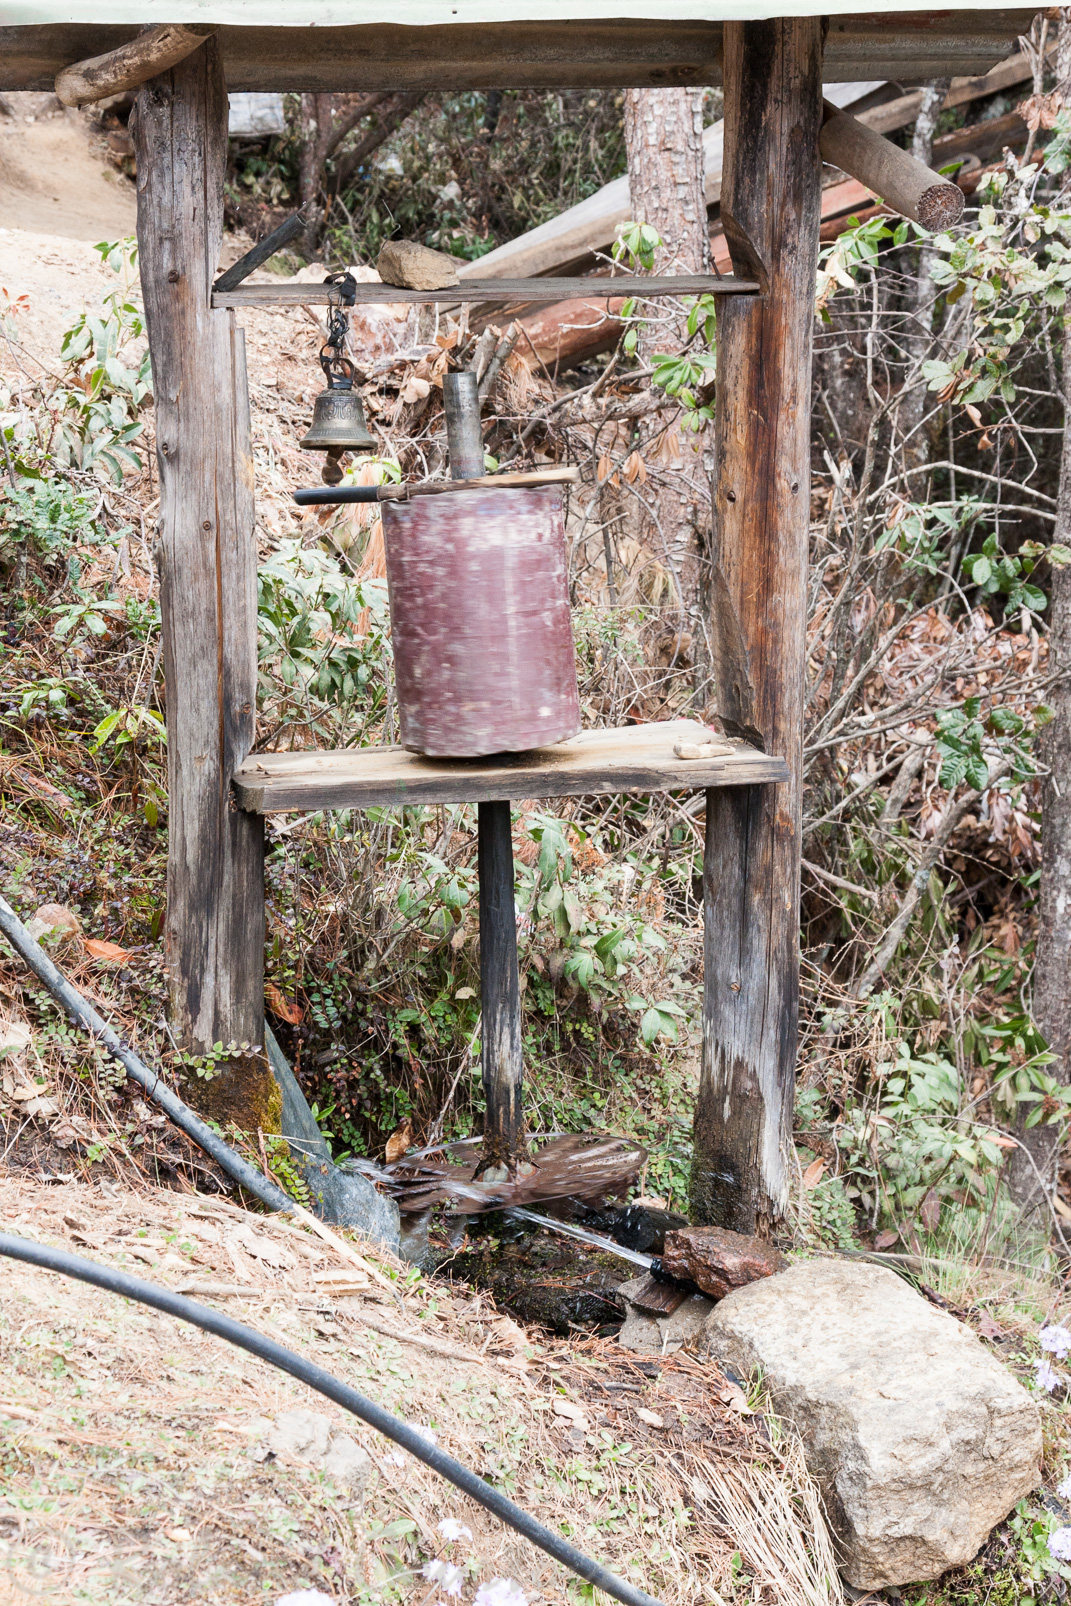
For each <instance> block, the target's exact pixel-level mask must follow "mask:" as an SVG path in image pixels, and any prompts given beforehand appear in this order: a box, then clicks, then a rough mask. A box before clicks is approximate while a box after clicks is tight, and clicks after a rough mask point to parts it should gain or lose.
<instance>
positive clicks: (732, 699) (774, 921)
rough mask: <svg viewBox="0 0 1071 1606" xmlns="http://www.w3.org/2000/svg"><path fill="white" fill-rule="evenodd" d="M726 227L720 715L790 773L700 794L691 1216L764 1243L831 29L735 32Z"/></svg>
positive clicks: (790, 1074) (730, 52) (793, 769)
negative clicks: (743, 290)
mask: <svg viewBox="0 0 1071 1606" xmlns="http://www.w3.org/2000/svg"><path fill="white" fill-rule="evenodd" d="M724 61H725V68H724V73H725V77H724V82H725V165H724V169H723V178H722V194H721V213H722V219H723V221H724V225H725V234H726V238H727V240H728V242H729V246H730V249H731V251H732V258H733V266H734V269H735V270H736V271H737V272H740V273H746V274H748V275H749V276H754V277H758V278H759V279H760V282H761V284H762V294H761V296H759V297H757V298H755V299H751V298H748V297H744V296H731V297H724V298H721V299H720V300H719V305H718V369H717V403H716V421H715V442H716V468H715V475H714V488H713V493H714V494H713V501H714V519H713V541H712V550H711V553H710V575H711V596H710V610H711V640H712V646H713V660H714V662H713V668H714V679H715V695H716V698H717V706H718V710H719V712H720V714H721V716H722V718H723V719H724V721H725V728H726V730H727V731H728V732H729V734H731V735H740V736H746V737H748V738H749V739H750V740H751V741H753V742H755V743H757V744H758V745H759V746H761V747H762V748H764V749H765V751H766V752H769V753H777V754H781V755H782V756H783V757H784V758H785V760H786V761H787V763H788V766H789V771H790V776H791V778H790V780H789V781H788V783H787V784H786V785H783V786H770V787H764V786H748V787H728V788H724V789H719V790H712V791H709V792H708V793H707V824H706V854H705V863H704V907H705V970H706V986H705V1000H704V1010H703V1069H702V1077H701V1082H700V1089H699V1100H698V1104H697V1108H696V1118H695V1155H694V1160H693V1170H692V1211H693V1215H694V1217H695V1219H696V1220H698V1221H702V1222H712V1223H715V1224H717V1225H720V1226H725V1227H729V1228H732V1229H734V1230H736V1231H738V1232H760V1233H761V1232H764V1231H766V1230H768V1229H769V1226H770V1224H771V1222H772V1221H773V1220H774V1219H775V1218H776V1217H777V1216H778V1215H780V1214H781V1212H782V1211H783V1209H784V1206H785V1202H786V1196H787V1164H786V1162H787V1155H788V1145H789V1143H790V1141H791V1118H792V1089H793V1081H794V1072H795V1057H796V1028H797V1015H798V1007H799V864H800V777H801V768H802V734H803V692H804V650H805V634H806V595H807V593H806V571H807V531H808V512H809V510H808V502H809V482H810V474H809V457H810V431H809V422H810V420H809V409H810V391H811V328H812V322H813V319H814V284H815V265H816V260H817V247H818V226H819V219H820V202H821V188H820V183H821V180H820V173H821V168H820V156H819V148H818V142H819V132H820V129H821V124H822V87H821V76H822V74H821V68H822V23H821V21H820V19H819V18H817V17H800V18H789V19H782V20H771V21H764V22H727V23H726V24H725V34H724Z"/></svg>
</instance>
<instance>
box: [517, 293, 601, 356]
mask: <svg viewBox="0 0 1071 1606" xmlns="http://www.w3.org/2000/svg"><path fill="white" fill-rule="evenodd" d="M624 304H625V301H624V297H623V296H612V297H608V298H607V299H606V300H601V299H596V298H595V297H594V296H592V297H591V298H590V299H589V298H587V297H585V298H584V300H582V301H580V300H577V301H559V302H558V303H557V305H556V306H553V307H541V308H540V309H539V311H538V312H533V313H530V314H529V315H528V316H527V317H526V318H521V319H519V320H518V321H519V323H520V325H521V328H522V329H523V331H524V335H525V337H526V343H527V344H528V345H530V347H531V349H532V350H533V351H534V352H535V354H536V356H537V357H538V358H539V360H540V362H542V363H544V364H545V365H546V367H547V368H549V369H550V370H551V372H553V371H554V369H555V368H572V367H573V366H574V365H575V364H576V363H578V362H584V361H585V360H586V359H587V358H588V357H595V356H597V355H598V353H599V352H601V351H609V350H610V349H611V347H613V346H616V344H617V342H618V340H619V339H620V337H621V333H622V331H623V329H624V327H625V326H624V324H623V323H622V321H621V317H620V313H621V308H622V307H623V306H624Z"/></svg>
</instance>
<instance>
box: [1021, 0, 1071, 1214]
mask: <svg viewBox="0 0 1071 1606" xmlns="http://www.w3.org/2000/svg"><path fill="white" fill-rule="evenodd" d="M1059 17H1060V24H1059V33H1058V35H1057V44H1056V52H1057V55H1056V75H1057V79H1058V86H1057V87H1058V88H1059V89H1060V90H1061V91H1062V93H1063V94H1064V96H1065V97H1066V98H1068V99H1071V8H1068V7H1061V8H1060V13H1059ZM1061 356H1062V373H1061V385H1062V389H1063V403H1064V433H1063V443H1062V450H1061V455H1060V483H1059V487H1058V490H1057V495H1056V525H1055V528H1054V530H1053V535H1052V538H1053V540H1054V541H1059V542H1062V543H1063V544H1064V545H1069V544H1071V320H1065V324H1064V338H1063V350H1062V353H1061ZM1049 667H1050V672H1051V671H1059V672H1060V674H1061V678H1060V679H1058V680H1056V681H1055V682H1054V683H1053V686H1052V689H1051V691H1050V692H1049V695H1048V702H1049V706H1050V707H1051V708H1052V710H1053V719H1052V721H1051V723H1050V724H1049V725H1047V726H1046V728H1045V730H1044V732H1043V734H1042V740H1041V755H1040V756H1041V759H1042V762H1043V764H1044V765H1045V775H1044V779H1043V780H1042V783H1041V885H1040V889H1039V895H1038V937H1037V953H1036V958H1035V962H1034V1019H1035V1020H1036V1021H1037V1024H1038V1026H1039V1028H1040V1030H1041V1032H1042V1034H1043V1035H1044V1037H1045V1040H1046V1042H1047V1043H1048V1045H1049V1048H1050V1049H1051V1050H1052V1052H1053V1053H1054V1054H1055V1055H1056V1059H1055V1061H1054V1063H1053V1064H1052V1065H1051V1066H1050V1067H1049V1071H1050V1074H1051V1075H1053V1076H1054V1077H1056V1079H1057V1080H1058V1081H1060V1082H1065V1083H1066V1082H1069V1081H1071V567H1069V568H1066V569H1054V570H1053V571H1052V582H1051V585H1050V589H1049ZM1031 1108H1032V1106H1031V1105H1029V1104H1028V1105H1025V1106H1023V1107H1022V1115H1021V1117H1020V1119H1019V1121H1018V1123H1017V1129H1016V1134H1015V1135H1016V1137H1017V1138H1018V1139H1019V1142H1020V1144H1021V1145H1022V1149H1021V1150H1017V1151H1015V1152H1014V1153H1013V1154H1012V1157H1011V1161H1010V1164H1009V1166H1008V1185H1009V1187H1010V1189H1011V1193H1012V1196H1013V1198H1015V1199H1016V1200H1018V1202H1019V1203H1020V1204H1021V1205H1022V1206H1023V1207H1024V1209H1026V1210H1030V1211H1033V1210H1036V1209H1037V1208H1039V1207H1040V1206H1042V1205H1043V1204H1044V1203H1045V1197H1046V1195H1047V1194H1051V1193H1052V1191H1053V1189H1054V1188H1055V1185H1056V1167H1057V1162H1058V1159H1059V1139H1060V1127H1059V1125H1057V1126H1045V1125H1041V1126H1034V1127H1030V1128H1029V1129H1028V1128H1027V1127H1026V1124H1025V1123H1026V1117H1027V1115H1028V1114H1029V1113H1030V1110H1031ZM1031 1162H1033V1163H1031ZM1035 1167H1036V1169H1035ZM1039 1173H1040V1180H1039Z"/></svg>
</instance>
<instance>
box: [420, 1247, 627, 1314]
mask: <svg viewBox="0 0 1071 1606" xmlns="http://www.w3.org/2000/svg"><path fill="white" fill-rule="evenodd" d="M443 1270H444V1271H448V1272H449V1274H450V1275H451V1276H453V1277H459V1278H461V1279H462V1280H463V1281H464V1282H467V1283H473V1284H475V1286H476V1287H477V1288H486V1289H487V1290H488V1292H489V1293H491V1294H493V1296H494V1299H495V1303H496V1304H497V1305H500V1306H501V1307H502V1309H503V1310H507V1311H509V1312H510V1314H511V1315H513V1316H516V1317H517V1319H518V1321H522V1322H527V1323H529V1324H530V1325H533V1326H539V1327H547V1328H550V1330H551V1331H552V1332H555V1333H562V1334H566V1333H569V1332H571V1331H572V1330H573V1329H574V1328H577V1327H580V1328H591V1327H609V1326H613V1327H616V1326H617V1324H618V1323H619V1322H620V1320H621V1318H622V1317H623V1316H624V1314H625V1301H624V1300H623V1299H622V1298H621V1297H620V1296H619V1294H618V1292H617V1290H618V1288H619V1287H620V1286H621V1284H622V1283H623V1282H625V1281H626V1280H627V1279H628V1277H629V1275H630V1273H629V1268H628V1266H627V1265H625V1263H624V1262H623V1261H620V1260H618V1259H617V1258H616V1257H615V1256H613V1255H609V1254H600V1253H598V1252H597V1251H595V1250H591V1249H586V1248H585V1247H584V1245H583V1244H578V1243H569V1242H566V1241H565V1240H563V1239H561V1238H558V1237H555V1236H554V1235H553V1234H551V1233H544V1232H537V1233H532V1234H526V1235H525V1236H524V1237H523V1238H518V1239H516V1240H515V1241H513V1242H504V1241H502V1240H500V1239H494V1238H486V1239H484V1240H482V1241H477V1242H475V1243H472V1244H470V1245H469V1247H468V1248H467V1249H464V1250H462V1251H461V1253H460V1254H451V1255H449V1257H448V1264H447V1263H444V1265H443Z"/></svg>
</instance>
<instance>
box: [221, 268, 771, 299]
mask: <svg viewBox="0 0 1071 1606" xmlns="http://www.w3.org/2000/svg"><path fill="white" fill-rule="evenodd" d="M758 290H759V285H758V281H757V280H755V279H735V278H732V277H731V276H728V275H721V276H720V277H719V275H718V274H716V273H695V274H678V275H676V276H675V277H671V278H657V277H655V276H654V275H652V276H651V277H650V278H643V277H634V276H633V275H632V274H620V275H619V276H618V277H616V278H611V279H550V278H547V279H465V280H463V281H462V283H460V284H453V285H450V286H449V287H448V288H447V289H445V290H401V289H399V288H398V286H397V285H393V284H359V285H358V286H357V305H358V306H362V305H368V304H369V303H372V302H380V303H382V302H394V303H397V302H399V301H410V302H435V301H437V302H442V303H446V304H449V305H454V304H455V303H457V302H459V301H521V302H527V301H550V302H553V301H573V300H575V299H576V298H577V297H586V298H590V299H591V300H593V301H606V300H609V299H610V297H611V296H612V297H615V298H616V297H617V296H702V295H712V296H729V295H757V294H758ZM330 295H331V287H330V286H329V285H325V284H239V285H236V286H235V288H234V289H233V290H217V291H215V292H213V295H212V305H213V306H214V307H314V306H316V307H318V306H326V305H327V303H328V301H329V299H330Z"/></svg>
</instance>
